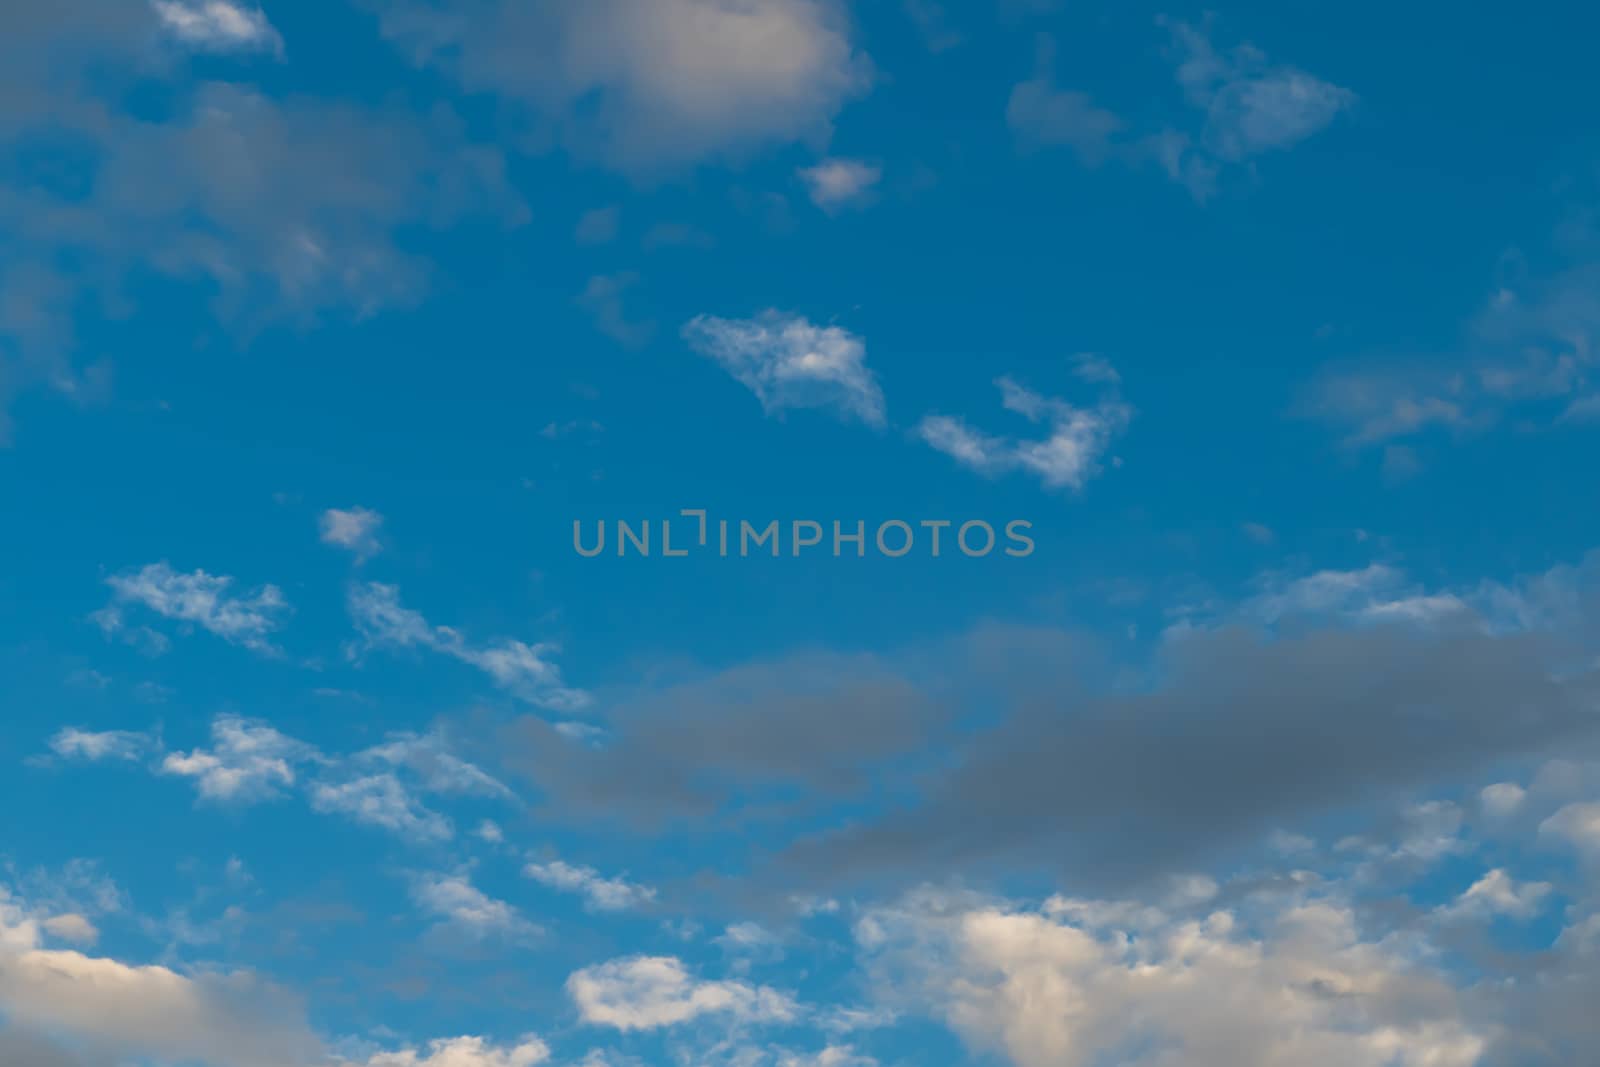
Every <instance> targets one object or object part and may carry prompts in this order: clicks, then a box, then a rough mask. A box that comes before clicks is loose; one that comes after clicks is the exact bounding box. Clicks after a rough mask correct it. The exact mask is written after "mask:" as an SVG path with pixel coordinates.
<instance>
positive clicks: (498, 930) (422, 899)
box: [411, 874, 542, 941]
mask: <svg viewBox="0 0 1600 1067" xmlns="http://www.w3.org/2000/svg"><path fill="white" fill-rule="evenodd" d="M411 895H412V898H413V899H414V900H415V901H416V903H417V906H418V907H420V908H422V909H423V910H424V911H426V912H427V913H429V914H430V915H434V916H437V917H438V918H439V919H440V920H442V924H443V927H444V928H446V929H448V930H449V931H451V932H453V933H456V934H458V935H460V936H462V937H464V938H466V939H467V940H470V941H483V940H488V939H505V940H510V941H525V940H528V939H531V938H534V937H537V936H538V935H539V934H540V933H541V932H542V931H541V930H540V929H539V927H538V926H536V925H535V924H533V923H531V922H529V921H528V920H527V919H525V918H524V917H523V916H522V914H521V913H520V912H518V911H517V909H516V908H513V907H512V906H511V905H510V904H507V903H506V902H505V901H503V900H496V899H495V898H493V897H491V896H489V895H487V894H486V893H484V892H483V891H482V890H480V889H478V888H477V887H476V886H474V885H473V884H472V882H471V881H470V880H469V879H468V878H467V876H466V875H464V874H427V875H422V876H419V877H418V878H416V879H415V881H414V882H413V884H412V888H411Z"/></svg>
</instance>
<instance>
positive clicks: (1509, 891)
mask: <svg viewBox="0 0 1600 1067" xmlns="http://www.w3.org/2000/svg"><path fill="white" fill-rule="evenodd" d="M1551 888H1552V887H1551V886H1550V884H1549V883H1548V882H1522V883H1519V882H1517V881H1516V880H1515V879H1513V878H1512V877H1511V876H1510V875H1509V874H1507V873H1506V872H1505V871H1504V870H1501V869H1498V868H1496V869H1495V870H1492V871H1490V872H1489V873H1488V874H1485V875H1484V876H1483V877H1482V878H1480V879H1478V880H1477V881H1476V882H1473V883H1472V885H1470V886H1468V887H1467V889H1466V891H1465V892H1463V893H1462V894H1461V895H1460V896H1459V897H1457V898H1456V899H1455V901H1453V902H1452V903H1451V904H1449V905H1448V906H1446V907H1444V908H1442V909H1440V912H1439V914H1440V916H1441V917H1443V918H1446V919H1487V918H1491V917H1493V916H1496V915H1505V916H1508V917H1510V918H1513V919H1531V918H1533V917H1534V916H1535V915H1537V914H1538V913H1539V910H1540V909H1541V908H1542V907H1543V906H1544V902H1545V899H1546V898H1547V897H1549V895H1550V891H1551Z"/></svg>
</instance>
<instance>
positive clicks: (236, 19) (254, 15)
mask: <svg viewBox="0 0 1600 1067" xmlns="http://www.w3.org/2000/svg"><path fill="white" fill-rule="evenodd" d="M151 6H152V7H154V8H155V12H156V15H157V16H158V17H159V18H160V19H161V25H162V26H163V28H165V29H166V31H167V32H168V33H170V34H172V36H174V37H175V38H177V39H178V40H179V41H181V42H183V43H184V44H185V45H188V46H189V47H191V48H194V49H196V50H198V51H204V52H282V51H283V39H282V38H281V37H279V36H278V31H277V30H275V29H273V27H272V23H270V22H268V21H267V16H266V15H265V14H263V13H262V11H261V9H260V8H257V7H253V6H249V5H246V4H238V3H232V2H230V0H153V3H152V5H151Z"/></svg>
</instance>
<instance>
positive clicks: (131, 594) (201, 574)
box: [95, 561, 290, 653]
mask: <svg viewBox="0 0 1600 1067" xmlns="http://www.w3.org/2000/svg"><path fill="white" fill-rule="evenodd" d="M106 584H107V585H109V586H111V589H112V600H111V603H110V604H109V605H107V606H106V607H105V608H103V609H101V610H100V611H99V612H97V613H96V614H95V621H96V622H98V623H99V624H100V626H101V627H102V628H103V629H104V630H105V631H106V632H107V633H118V632H121V631H122V630H123V628H124V626H125V614H126V612H127V610H128V608H129V607H131V606H140V607H144V608H147V609H149V610H150V611H153V612H155V613H156V614H157V615H160V616H161V617H162V618H165V619H171V620H173V621H174V622H178V623H183V624H187V625H192V626H198V627H200V628H201V629H202V630H205V631H207V632H208V633H213V634H215V635H217V636H218V637H220V638H222V639H223V640H225V641H227V642H229V643H231V644H235V645H242V646H243V647H245V648H248V649H251V650H252V651H255V652H263V653H276V652H277V651H278V650H277V648H276V646H274V645H273V644H272V642H271V641H270V640H269V639H268V637H269V635H270V634H272V633H273V632H274V631H276V630H277V629H278V628H279V627H280V626H282V624H283V621H284V619H285V618H286V617H287V616H288V614H289V610H290V609H289V603H288V601H286V600H285V599H284V598H283V593H282V592H280V591H279V589H278V587H277V586H275V585H263V586H261V587H260V588H258V589H256V590H255V591H253V592H251V593H248V594H245V595H239V596H236V595H232V594H230V590H231V589H232V587H233V584H234V580H233V579H232V578H230V577H228V576H226V575H213V574H207V573H206V572H205V571H198V570H197V571H193V572H190V573H187V574H185V573H181V572H179V571H175V570H173V569H172V567H171V565H170V564H168V563H166V562H165V561H163V562H160V563H151V564H149V565H148V566H145V567H143V568H141V569H139V570H137V571H134V572H132V573H128V574H119V575H113V576H112V577H110V578H108V579H106Z"/></svg>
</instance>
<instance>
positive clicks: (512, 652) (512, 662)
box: [347, 582, 589, 711]
mask: <svg viewBox="0 0 1600 1067" xmlns="http://www.w3.org/2000/svg"><path fill="white" fill-rule="evenodd" d="M347 606H348V607H349V611H350V618H351V620H352V621H353V622H354V623H355V627H356V630H357V632H358V633H359V634H360V635H361V641H362V643H361V645H360V646H357V647H355V648H353V649H352V655H357V656H358V655H360V653H361V652H362V651H365V650H367V649H377V648H391V649H394V648H399V649H406V648H412V649H425V650H427V651H430V652H437V653H439V654H441V655H445V656H449V657H451V658H452V659H456V660H459V661H461V662H462V663H466V664H468V665H470V666H472V667H476V668H477V669H478V670H480V671H482V672H483V673H485V674H487V675H488V676H489V677H490V678H491V679H493V680H494V683H495V684H496V685H497V686H499V687H500V688H501V689H504V690H506V691H507V692H508V693H511V694H512V695H513V696H515V697H517V698H519V699H521V700H525V701H527V702H528V703H530V704H536V705H538V706H539V707H544V708H550V709H552V710H557V711H574V710H577V709H579V708H582V707H585V706H587V705H588V703H589V695H588V694H587V693H585V692H583V691H582V690H578V689H569V688H567V687H566V686H565V685H564V684H563V683H562V679H561V670H560V668H558V667H557V666H556V665H555V664H554V663H553V662H552V661H551V659H550V657H552V656H553V655H555V653H557V652H558V651H560V649H559V647H558V646H556V645H553V644H549V643H543V644H536V645H528V644H524V643H522V642H521V641H515V640H510V639H506V640H502V641H499V642H497V643H493V644H487V645H476V644H472V643H471V642H469V641H467V640H466V638H464V637H463V636H462V635H461V634H460V633H459V632H457V631H456V630H453V629H451V628H450V627H448V626H433V625H431V624H430V623H429V622H428V621H427V619H425V618H423V616H422V615H421V613H419V612H416V611H413V610H411V609H410V608H407V607H404V606H403V605H402V604H401V603H400V590H399V589H398V588H397V587H395V586H393V585H385V584H383V583H382V582H367V583H364V584H357V585H353V586H351V588H350V594H349V597H348V598H347Z"/></svg>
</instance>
